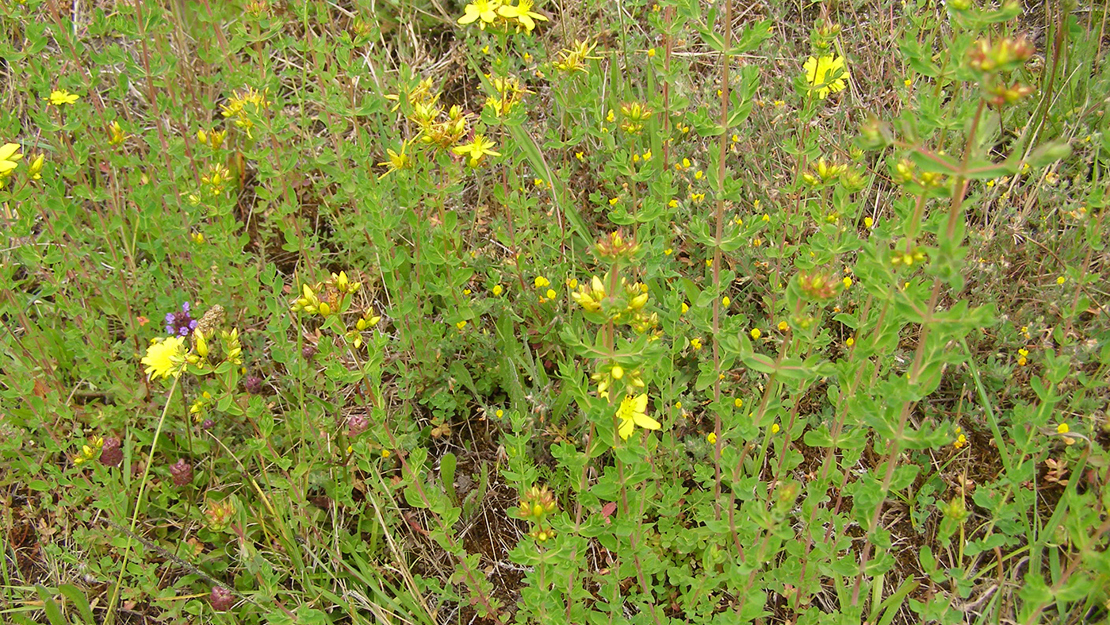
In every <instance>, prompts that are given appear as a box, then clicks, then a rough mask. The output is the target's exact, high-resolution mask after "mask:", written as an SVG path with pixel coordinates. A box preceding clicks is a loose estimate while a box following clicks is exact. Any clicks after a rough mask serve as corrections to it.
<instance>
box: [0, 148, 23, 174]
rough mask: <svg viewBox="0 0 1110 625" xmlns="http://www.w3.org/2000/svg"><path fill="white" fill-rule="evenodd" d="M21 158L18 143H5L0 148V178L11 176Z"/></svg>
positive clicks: (21, 154)
mask: <svg viewBox="0 0 1110 625" xmlns="http://www.w3.org/2000/svg"><path fill="white" fill-rule="evenodd" d="M21 158H23V153H22V152H20V151H19V144H18V143H5V144H4V145H3V147H0V177H3V176H9V175H11V173H12V171H13V170H14V169H15V168H16V166H17V165H18V164H19V160H20V159H21Z"/></svg>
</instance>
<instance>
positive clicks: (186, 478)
mask: <svg viewBox="0 0 1110 625" xmlns="http://www.w3.org/2000/svg"><path fill="white" fill-rule="evenodd" d="M170 476H172V477H173V483H174V486H185V485H186V484H188V483H189V482H192V481H193V465H191V464H189V463H188V462H185V459H184V458H181V459H179V460H178V461H177V462H175V463H173V464H172V465H170Z"/></svg>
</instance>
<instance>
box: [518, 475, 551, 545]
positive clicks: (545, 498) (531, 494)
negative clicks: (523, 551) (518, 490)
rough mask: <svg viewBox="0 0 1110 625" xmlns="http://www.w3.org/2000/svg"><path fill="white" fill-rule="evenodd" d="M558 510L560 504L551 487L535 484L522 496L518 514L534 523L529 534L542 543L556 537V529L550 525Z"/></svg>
mask: <svg viewBox="0 0 1110 625" xmlns="http://www.w3.org/2000/svg"><path fill="white" fill-rule="evenodd" d="M558 510H559V504H558V502H556V501H555V494H554V493H552V492H551V489H550V488H548V487H546V486H544V487H536V486H533V487H531V488H529V489H528V491H527V492H525V493H524V496H523V497H521V498H520V507H519V509H518V510H517V514H518V516H519V517H520V518H522V519H524V520H526V521H529V522H531V523H532V531H530V532H528V535H529V536H531V537H532V538H535V539H536V540H537V541H538V542H541V543H542V542H545V541H547V540H549V539H551V538H554V537H555V530H553V529H551V526H550V517H551V516H552V515H553V514H555V513H556V512H558Z"/></svg>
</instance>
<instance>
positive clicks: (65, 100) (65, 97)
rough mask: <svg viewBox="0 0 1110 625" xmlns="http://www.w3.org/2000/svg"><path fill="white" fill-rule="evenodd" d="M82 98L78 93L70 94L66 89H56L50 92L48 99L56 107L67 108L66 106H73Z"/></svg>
mask: <svg viewBox="0 0 1110 625" xmlns="http://www.w3.org/2000/svg"><path fill="white" fill-rule="evenodd" d="M80 97H81V96H79V95H77V94H76V93H70V92H68V91H66V90H65V89H55V90H54V91H51V92H50V97H48V98H46V99H47V100H49V101H50V103H51V104H53V105H54V106H65V105H66V104H73V103H74V102H77V99H78V98H80Z"/></svg>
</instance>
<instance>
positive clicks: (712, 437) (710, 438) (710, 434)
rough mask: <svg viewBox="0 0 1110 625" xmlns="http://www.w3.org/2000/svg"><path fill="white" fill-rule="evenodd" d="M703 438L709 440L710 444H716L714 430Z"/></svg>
mask: <svg viewBox="0 0 1110 625" xmlns="http://www.w3.org/2000/svg"><path fill="white" fill-rule="evenodd" d="M705 440H707V441H709V444H710V445H716V444H717V434H716V433H715V432H710V433H709V436H706V437H705Z"/></svg>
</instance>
